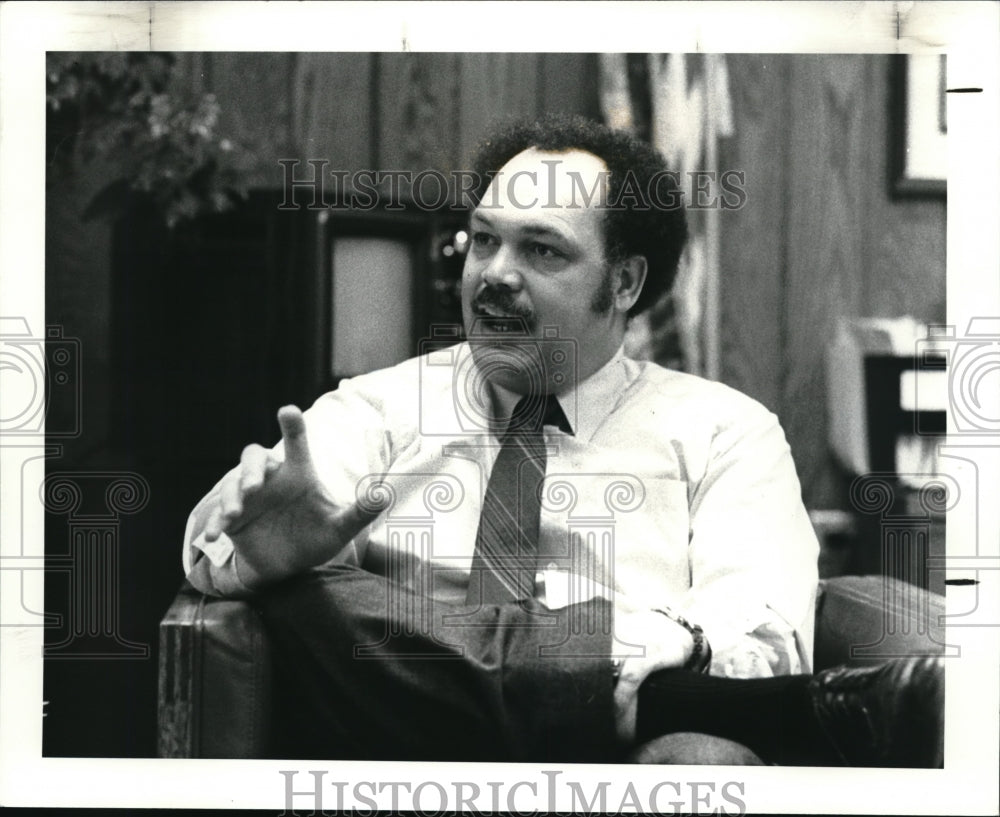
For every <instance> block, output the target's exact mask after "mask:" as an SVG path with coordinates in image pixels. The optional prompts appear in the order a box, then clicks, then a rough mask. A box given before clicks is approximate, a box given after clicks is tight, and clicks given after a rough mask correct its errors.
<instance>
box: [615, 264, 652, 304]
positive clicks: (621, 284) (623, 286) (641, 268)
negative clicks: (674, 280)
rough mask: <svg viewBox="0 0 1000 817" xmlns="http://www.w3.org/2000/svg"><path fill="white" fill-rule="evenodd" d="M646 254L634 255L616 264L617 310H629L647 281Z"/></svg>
mask: <svg viewBox="0 0 1000 817" xmlns="http://www.w3.org/2000/svg"><path fill="white" fill-rule="evenodd" d="M646 272H647V264H646V256H644V255H633V256H630V257H629V258H626V259H625V260H624V261H620V262H618V263H617V264H616V265H615V290H614V292H615V310H616V311H617V312H622V313H625V312H628V311H629V310H630V309H631V308H632V306H633V305H634V304H635V302H636V301H637V300H639V294H640V293H641V292H642V285H643V284H644V283H646Z"/></svg>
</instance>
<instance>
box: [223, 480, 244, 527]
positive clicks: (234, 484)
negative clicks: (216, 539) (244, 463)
mask: <svg viewBox="0 0 1000 817" xmlns="http://www.w3.org/2000/svg"><path fill="white" fill-rule="evenodd" d="M241 474H242V469H240V471H237V472H236V473H233V474H230V475H229V476H227V477H226V478H225V479H224V480H223V481H222V484H221V485H220V486H219V511H220V513H221V514H222V516H223V518H224V519H226V520H229V519H233V518H235V517H237V516H239V515H240V514H241V513H242V512H243V488H242V487H241V486H240V481H241Z"/></svg>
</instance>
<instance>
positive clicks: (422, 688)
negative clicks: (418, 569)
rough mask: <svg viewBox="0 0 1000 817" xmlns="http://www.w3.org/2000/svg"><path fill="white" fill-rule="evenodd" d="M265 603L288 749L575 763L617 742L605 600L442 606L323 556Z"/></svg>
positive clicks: (281, 750) (326, 754) (293, 753)
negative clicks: (550, 605) (324, 562)
mask: <svg viewBox="0 0 1000 817" xmlns="http://www.w3.org/2000/svg"><path fill="white" fill-rule="evenodd" d="M259 606H260V609H261V611H262V613H263V615H264V619H265V623H266V625H267V628H268V630H269V631H270V633H271V635H272V637H273V640H274V643H275V649H276V650H277V661H276V664H277V666H278V673H279V677H278V679H277V680H278V700H279V704H278V706H279V713H278V720H279V722H281V723H283V724H284V728H283V729H282V734H281V735H280V736H279V740H278V742H279V745H278V746H277V747H276V752H277V753H278V754H281V755H283V756H285V757H322V758H344V759H349V758H356V759H362V758H365V759H381V760H452V761H463V760H470V761H471V760H497V761H525V762H528V761H534V762H544V761H546V760H556V759H558V760H562V761H569V762H572V761H608V760H609V759H610V755H612V754H614V752H615V748H614V747H615V738H614V713H613V707H612V693H613V688H614V679H613V675H612V664H611V661H610V660H609V655H610V654H611V641H612V637H611V627H610V626H609V625H610V621H611V605H610V603H609V602H607V601H605V600H594V601H592V602H587V603H586V604H578V605H573V606H571V607H569V608H566V609H564V610H561V611H558V612H552V611H549V610H547V609H546V608H544V607H542V606H541V605H540V604H538V603H537V602H534V601H528V602H525V603H523V604H506V605H502V606H484V607H482V608H474V607H469V606H463V605H444V604H440V603H431V602H430V601H429V600H428V599H426V598H425V597H422V596H418V595H417V594H415V593H413V592H411V591H408V590H406V589H403V588H400V587H399V586H397V585H394V584H390V583H389V582H387V581H386V580H385V579H384V578H382V577H379V576H376V575H374V574H371V573H368V572H366V571H364V570H361V569H359V568H355V567H347V566H324V567H322V568H317V569H315V570H312V571H310V572H308V573H306V574H304V575H302V576H297V577H295V578H293V579H290V580H288V581H286V582H283V583H281V584H279V585H277V586H275V587H273V588H271V589H270V590H269V591H268V592H267V593H265V594H264V595H263V596H262V597H261V599H260V602H259ZM605 622H606V623H607V625H608V626H604V624H603V623H605Z"/></svg>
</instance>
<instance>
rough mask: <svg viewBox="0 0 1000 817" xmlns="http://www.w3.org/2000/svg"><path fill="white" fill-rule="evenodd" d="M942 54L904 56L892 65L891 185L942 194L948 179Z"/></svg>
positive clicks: (902, 192) (905, 192)
mask: <svg viewBox="0 0 1000 817" xmlns="http://www.w3.org/2000/svg"><path fill="white" fill-rule="evenodd" d="M946 59H947V58H946V57H945V55H944V54H918V55H902V56H899V57H896V58H895V60H894V62H893V66H892V77H891V82H892V105H893V112H892V113H893V115H892V117H891V122H892V127H891V133H890V138H891V145H890V150H891V162H890V168H891V172H892V178H891V184H892V190H893V192H894V193H895V194H897V195H933V196H944V195H945V193H946V190H947V182H948V152H947V142H946V139H947V135H948V119H947V104H946V93H947V86H946V77H947V72H946Z"/></svg>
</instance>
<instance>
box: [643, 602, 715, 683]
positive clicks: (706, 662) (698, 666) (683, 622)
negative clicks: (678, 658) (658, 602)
mask: <svg viewBox="0 0 1000 817" xmlns="http://www.w3.org/2000/svg"><path fill="white" fill-rule="evenodd" d="M654 610H655V611H656V612H657V613H659V614H660V615H663V616H666V617H667V618H669V619H670V620H671V621H673V622H675V623H677V624H679V625H680V626H681V627H683V628H684V629H685V630H687V631H688V634H689V635H690V636H691V641H692V648H691V653H690V655H689V656H688V659H687V661H685V662H684V665H683V666H682V667H681V669H686V670H689V671H691V672H698V673H702V674H707V673H708V671H709V669H711V666H712V645H711V644H710V643H709V642H708V638H707V637H706V636H705V631H704V630H703V629H702V628H701V626H700V625H698V624H692V623H691V622H690V621H688V620H687V619H686V618H684V616H682V615H680V613H676V612H674V611H673V610H671V609H670V608H669V607H656V608H654Z"/></svg>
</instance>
